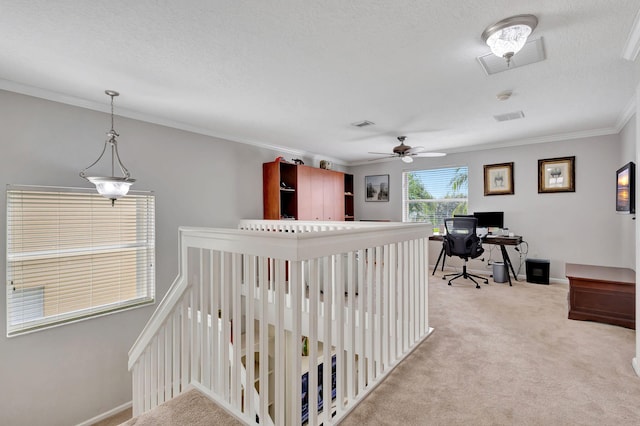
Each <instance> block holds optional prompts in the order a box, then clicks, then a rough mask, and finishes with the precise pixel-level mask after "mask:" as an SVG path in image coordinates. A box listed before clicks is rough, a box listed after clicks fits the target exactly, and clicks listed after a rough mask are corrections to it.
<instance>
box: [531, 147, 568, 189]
mask: <svg viewBox="0 0 640 426" xmlns="http://www.w3.org/2000/svg"><path fill="white" fill-rule="evenodd" d="M545 192H576V157H575V156H573V157H561V158H547V159H545V160H538V193H545Z"/></svg>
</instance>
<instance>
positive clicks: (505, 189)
mask: <svg viewBox="0 0 640 426" xmlns="http://www.w3.org/2000/svg"><path fill="white" fill-rule="evenodd" d="M513 193H514V187H513V163H501V164H487V165H485V166H484V195H509V194H513Z"/></svg>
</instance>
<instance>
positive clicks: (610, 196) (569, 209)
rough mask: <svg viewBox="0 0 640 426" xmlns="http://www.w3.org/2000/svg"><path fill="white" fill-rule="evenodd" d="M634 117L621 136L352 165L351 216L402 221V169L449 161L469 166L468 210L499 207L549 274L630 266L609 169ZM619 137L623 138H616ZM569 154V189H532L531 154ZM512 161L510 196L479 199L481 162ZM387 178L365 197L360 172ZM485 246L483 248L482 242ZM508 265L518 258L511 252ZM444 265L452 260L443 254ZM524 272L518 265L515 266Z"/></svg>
mask: <svg viewBox="0 0 640 426" xmlns="http://www.w3.org/2000/svg"><path fill="white" fill-rule="evenodd" d="M632 122H635V119H632V120H630V123H631V124H628V125H627V127H626V128H625V129H624V131H623V135H624V136H621V135H613V136H601V137H592V138H584V139H576V140H570V141H562V142H550V143H543V144H536V145H527V146H516V147H508V148H500V149H491V150H481V151H475V152H468V153H458V154H452V155H448V156H446V157H443V158H418V159H416V161H414V162H413V163H411V164H405V163H403V162H401V161H398V160H395V161H388V162H382V163H375V164H366V165H361V166H355V167H352V168H351V169H350V171H351V172H352V173H353V174H354V180H355V191H356V205H355V214H356V219H391V220H402V172H403V170H420V169H428V168H438V167H450V166H468V168H469V211H494V210H498V211H504V213H505V226H507V227H509V229H510V231H513V232H515V233H516V234H519V235H522V236H523V238H524V240H525V241H526V242H527V243H528V248H529V251H528V257H530V258H544V259H549V260H550V261H551V271H550V273H551V277H552V278H555V279H565V276H564V265H565V262H575V263H589V264H596V265H611V266H624V267H631V268H635V257H634V253H635V238H634V236H633V229H634V226H635V225H634V221H632V220H631V216H629V215H626V216H624V215H619V214H617V213H616V212H615V198H614V197H615V186H614V184H615V171H616V170H617V169H618V168H619V167H620V166H622V165H623V164H625V163H627V162H629V161H633V160H635V145H634V141H633V138H634V137H633V136H632V135H633V133H634V130H633V129H632V128H631V127H632V126H633V125H634V124H633V123H632ZM622 139H624V143H623V142H622ZM574 155H575V157H576V192H573V193H553V194H538V159H544V158H555V157H565V156H574ZM506 162H514V179H515V182H514V188H515V194H514V195H494V196H484V188H483V165H485V164H497V163H506ZM373 174H389V175H390V201H389V202H388V203H380V202H365V201H364V195H363V194H364V177H365V176H366V175H373ZM440 247H441V246H440V245H439V243H435V242H432V243H430V262H431V263H432V264H434V263H435V261H436V259H437V256H438V253H439V251H440ZM485 248H486V247H485ZM490 257H492V258H493V259H494V260H501V255H500V254H499V250H497V249H496V250H493V251H489V252H488V253H486V254H485V256H484V259H485V262H479V261H473V264H472V265H471V267H472V268H473V269H476V270H482V269H483V268H487V263H488V262H487V260H488V259H489V258H490ZM510 257H511V259H512V261H513V263H514V264H516V266H517V264H518V263H519V262H524V257H521V256H520V253H519V252H515V251H514V250H513V249H510ZM447 264H449V265H454V264H457V263H456V262H455V260H454V259H447ZM520 273H521V274H522V275H524V274H525V268H524V266H522V269H521V271H520Z"/></svg>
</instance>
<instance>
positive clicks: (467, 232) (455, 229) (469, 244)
mask: <svg viewBox="0 0 640 426" xmlns="http://www.w3.org/2000/svg"><path fill="white" fill-rule="evenodd" d="M477 224H478V219H477V218H475V217H452V218H448V219H445V220H444V227H445V229H446V231H447V233H446V234H445V235H444V237H443V242H442V244H443V247H444V252H445V253H446V255H447V256H458V257H460V258H462V259H464V265H463V266H462V272H461V273H455V274H447V275H445V276H443V277H442V279H443V280H446V279H447V278H448V277H452V278H451V279H449V285H451V281H453V280H455V279H456V278H460V277H462V278H467V279H470V280H471V281H473V282H474V283H475V284H476V288H480V284H478V282H477V281H476V280H474V278H477V279H479V280H483V281H484V283H485V284H489V280H488V279H486V278H484V277H481V276H479V275H474V274H470V273H468V272H467V261H468V260H469V259H475V258H476V257H478V256H480V255H481V254H482V253H484V249H483V248H482V241H481V239H480V237H478V235H477V234H476V225H477Z"/></svg>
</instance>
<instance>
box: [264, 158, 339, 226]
mask: <svg viewBox="0 0 640 426" xmlns="http://www.w3.org/2000/svg"><path fill="white" fill-rule="evenodd" d="M262 180H263V182H262V184H263V205H264V218H265V219H298V220H340V221H342V220H345V174H344V173H342V172H338V171H334V170H325V169H318V168H315V167H309V166H305V165H295V164H289V163H282V162H278V163H276V162H271V163H264V164H263V165H262Z"/></svg>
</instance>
